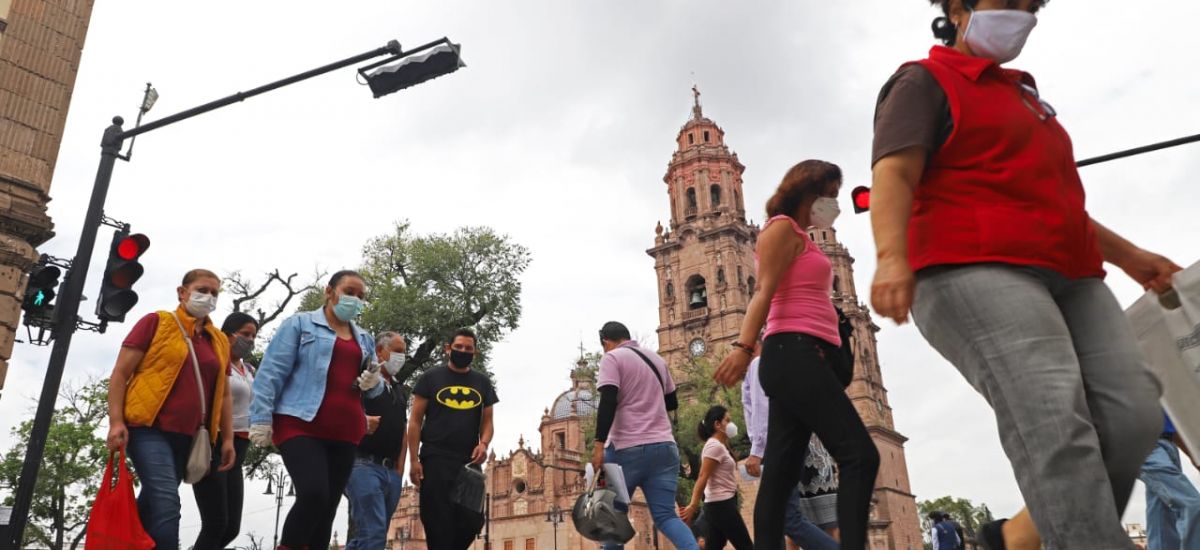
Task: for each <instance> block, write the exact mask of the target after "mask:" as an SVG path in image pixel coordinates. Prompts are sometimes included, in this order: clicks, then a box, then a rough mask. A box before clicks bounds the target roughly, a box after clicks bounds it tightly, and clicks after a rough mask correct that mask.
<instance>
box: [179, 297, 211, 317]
mask: <svg viewBox="0 0 1200 550" xmlns="http://www.w3.org/2000/svg"><path fill="white" fill-rule="evenodd" d="M183 307H184V309H186V310H187V312H188V315H191V316H192V317H195V318H197V319H203V318H205V317H208V314H210V313H212V312H214V311H216V310H217V297H216V296H213V295H212V294H204V293H203V292H192V295H191V296H189V297H188V301H187V304H186V305H184V306H183Z"/></svg>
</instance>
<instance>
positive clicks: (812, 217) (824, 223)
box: [808, 197, 842, 229]
mask: <svg viewBox="0 0 1200 550" xmlns="http://www.w3.org/2000/svg"><path fill="white" fill-rule="evenodd" d="M841 213H842V207H840V206H838V203H837V199H835V198H832V197H820V198H818V199H817V200H816V201H813V205H812V210H810V211H809V214H808V221H809V223H811V224H813V226H815V227H817V228H818V229H829V228H830V227H833V221H834V220H836V219H837V217H838V216H839V215H840V214H841Z"/></svg>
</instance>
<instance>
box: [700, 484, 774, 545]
mask: <svg viewBox="0 0 1200 550" xmlns="http://www.w3.org/2000/svg"><path fill="white" fill-rule="evenodd" d="M760 491H761V489H760ZM704 518H705V521H706V522H707V523H708V532H707V533H705V537H706V538H705V539H704V548H706V549H709V550H713V549H720V548H725V543H726V542H728V543H730V544H732V545H733V547H734V548H736V549H737V550H750V549H751V548H754V543H753V542H751V541H750V532H749V531H747V530H746V522H744V521H742V514H741V512H739V511H738V505H737V497H733V498H730V499H727V500H720V501H717V502H705V503H704Z"/></svg>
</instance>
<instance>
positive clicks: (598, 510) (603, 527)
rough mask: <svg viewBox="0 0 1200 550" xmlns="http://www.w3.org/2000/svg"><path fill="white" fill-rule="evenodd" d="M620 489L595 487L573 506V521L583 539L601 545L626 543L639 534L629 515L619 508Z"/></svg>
mask: <svg viewBox="0 0 1200 550" xmlns="http://www.w3.org/2000/svg"><path fill="white" fill-rule="evenodd" d="M616 500H617V492H616V491H613V490H612V489H596V490H594V491H591V492H588V493H584V494H582V495H579V498H578V499H576V500H575V506H574V508H572V509H571V521H572V522H573V523H574V524H575V530H576V531H579V534H580V535H581V536H583V538H585V539H588V540H591V541H595V542H599V543H601V544H625V543H627V542H629V541H630V540H633V536H634V535H635V534H636V533H634V531H633V525H632V524H630V523H629V514H627V513H626V512H622V511H620V510H618V509H617V507H616V505H615V504H616Z"/></svg>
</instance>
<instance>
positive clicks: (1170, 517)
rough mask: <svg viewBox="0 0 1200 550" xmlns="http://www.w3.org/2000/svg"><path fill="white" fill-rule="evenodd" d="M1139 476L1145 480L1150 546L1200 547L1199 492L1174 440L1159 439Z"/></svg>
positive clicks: (1168, 549) (1151, 549) (1160, 549)
mask: <svg viewBox="0 0 1200 550" xmlns="http://www.w3.org/2000/svg"><path fill="white" fill-rule="evenodd" d="M1138 477H1139V478H1140V479H1141V480H1142V482H1143V483H1145V484H1146V546H1147V550H1177V549H1180V548H1200V493H1198V492H1197V491H1196V488H1195V487H1193V486H1192V482H1191V481H1189V480H1188V478H1187V476H1185V475H1183V470H1182V469H1180V466H1179V449H1177V448H1175V444H1174V443H1171V442H1170V441H1167V440H1166V439H1159V440H1158V445H1157V446H1155V447H1154V450H1153V451H1150V456H1149V457H1148V458H1146V463H1145V464H1143V465H1142V472H1141V474H1140V475H1139V476H1138Z"/></svg>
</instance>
